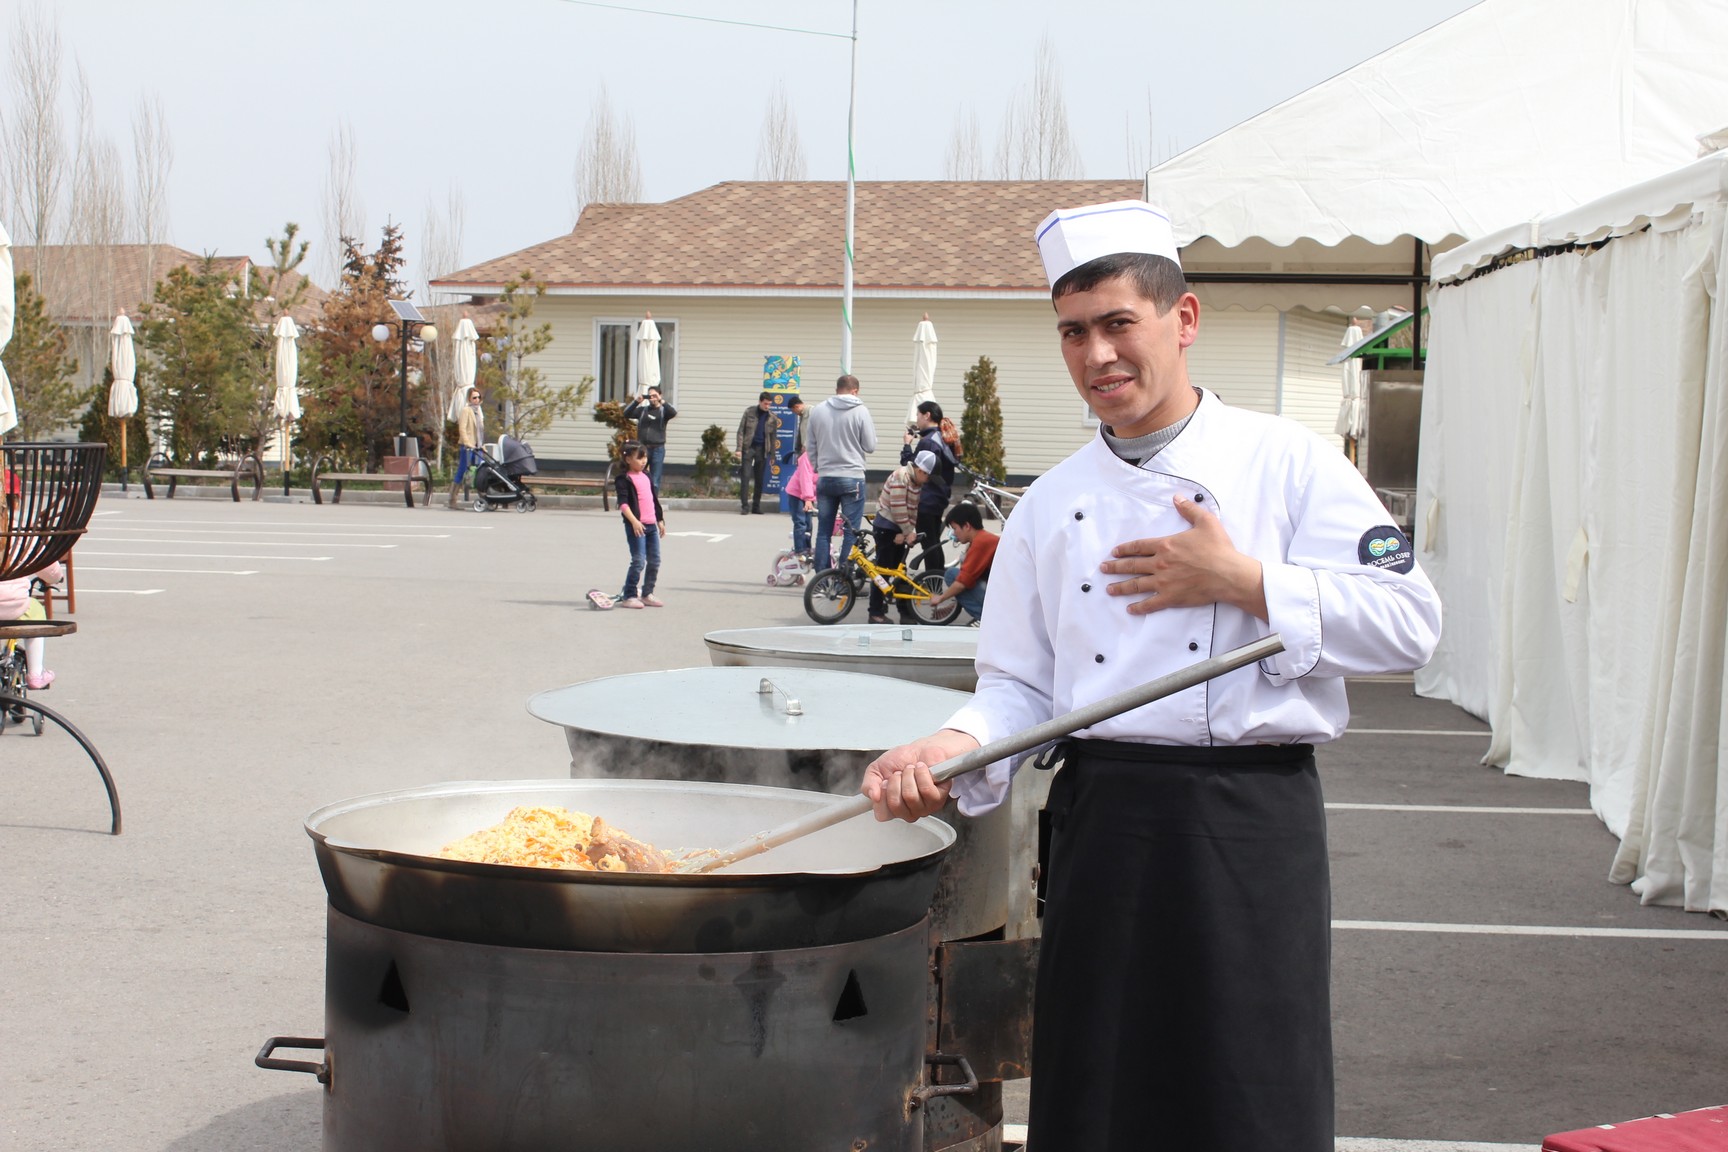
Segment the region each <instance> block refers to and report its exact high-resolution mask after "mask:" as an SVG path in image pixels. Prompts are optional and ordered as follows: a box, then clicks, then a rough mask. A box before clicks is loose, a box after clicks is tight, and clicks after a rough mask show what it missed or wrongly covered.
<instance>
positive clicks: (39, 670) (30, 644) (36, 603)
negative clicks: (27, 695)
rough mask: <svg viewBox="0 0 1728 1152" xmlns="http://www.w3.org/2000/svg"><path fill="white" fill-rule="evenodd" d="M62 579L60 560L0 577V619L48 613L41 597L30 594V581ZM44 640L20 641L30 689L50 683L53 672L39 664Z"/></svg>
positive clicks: (39, 616)
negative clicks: (12, 576) (14, 576)
mask: <svg viewBox="0 0 1728 1152" xmlns="http://www.w3.org/2000/svg"><path fill="white" fill-rule="evenodd" d="M64 579H66V569H65V567H64V566H63V565H60V564H50V565H49V566H48V567H46V568H44V569H43V570H42V571H40V572H38V573H36V574H35V575H34V576H21V577H19V578H18V579H16V580H0V621H5V622H7V623H13V622H16V621H19V620H45V619H47V616H48V613H47V611H46V610H45V609H43V607H42V601H40V600H38V599H36V598H35V597H34V596H32V595H30V582H31V581H33V580H40V581H42V582H43V583H44V584H49V585H58V584H59V583H60V582H61V581H62V580H64ZM47 644H48V642H47V641H46V640H44V639H42V638H41V637H40V636H38V637H36V638H35V639H34V640H26V641H24V668H25V674H24V685H25V687H27V688H29V689H30V691H32V692H37V691H40V690H41V689H43V688H46V687H48V685H50V684H52V683H54V673H52V672H50V671H48V669H46V668H44V667H42V658H43V654H44V649H45V648H46V647H47Z"/></svg>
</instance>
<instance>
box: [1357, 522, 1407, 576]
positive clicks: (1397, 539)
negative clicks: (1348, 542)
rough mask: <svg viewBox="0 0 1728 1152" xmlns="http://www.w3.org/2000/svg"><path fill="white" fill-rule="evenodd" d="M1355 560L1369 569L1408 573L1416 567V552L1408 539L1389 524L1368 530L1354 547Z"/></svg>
mask: <svg viewBox="0 0 1728 1152" xmlns="http://www.w3.org/2000/svg"><path fill="white" fill-rule="evenodd" d="M1356 559H1357V560H1358V561H1360V562H1361V563H1363V564H1366V565H1368V566H1369V567H1370V568H1388V569H1390V570H1392V571H1393V572H1408V571H1410V569H1412V568H1414V567H1416V552H1415V549H1413V548H1412V547H1411V546H1410V538H1409V537H1408V536H1406V535H1405V534H1404V533H1403V532H1402V531H1401V530H1399V529H1397V528H1394V527H1392V526H1391V525H1390V524H1387V525H1383V526H1381V527H1379V528H1370V529H1369V530H1368V531H1367V532H1365V533H1363V534H1362V541H1361V543H1359V544H1358V545H1357V546H1356Z"/></svg>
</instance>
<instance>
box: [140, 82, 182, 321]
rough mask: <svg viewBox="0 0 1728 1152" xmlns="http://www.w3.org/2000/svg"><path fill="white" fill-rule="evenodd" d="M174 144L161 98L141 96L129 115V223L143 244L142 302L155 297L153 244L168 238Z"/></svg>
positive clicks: (154, 248)
mask: <svg viewBox="0 0 1728 1152" xmlns="http://www.w3.org/2000/svg"><path fill="white" fill-rule="evenodd" d="M173 168H174V144H173V141H171V140H170V139H169V138H168V114H167V112H166V111H165V110H164V109H163V107H162V97H161V96H160V95H157V94H155V93H150V94H140V95H139V97H138V107H137V109H136V110H135V111H134V112H133V114H132V172H133V176H132V220H133V223H134V224H135V225H136V230H135V234H136V235H137V237H138V239H139V241H140V242H142V243H143V245H144V302H145V303H149V301H150V300H151V299H153V298H154V297H155V294H156V245H158V244H162V243H165V242H166V241H167V239H168V174H169V172H170V171H172V170H173Z"/></svg>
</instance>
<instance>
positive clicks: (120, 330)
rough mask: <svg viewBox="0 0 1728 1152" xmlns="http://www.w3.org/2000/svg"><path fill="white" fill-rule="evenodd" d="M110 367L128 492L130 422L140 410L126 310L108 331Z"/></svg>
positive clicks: (112, 406)
mask: <svg viewBox="0 0 1728 1152" xmlns="http://www.w3.org/2000/svg"><path fill="white" fill-rule="evenodd" d="M108 370H109V371H110V372H112V373H113V374H114V383H113V384H111V385H109V386H108V415H110V416H112V417H114V419H116V420H118V421H120V491H122V492H124V491H126V482H127V471H128V469H129V468H130V463H129V462H128V461H127V459H126V421H128V420H130V419H132V417H133V416H134V415H136V414H137V412H138V385H137V383H136V381H137V379H138V355H137V353H136V352H135V351H134V350H133V348H132V321H131V320H129V319H127V318H126V313H124V312H122V313H120V315H118V316H116V317H114V327H112V328H110V329H109V330H108Z"/></svg>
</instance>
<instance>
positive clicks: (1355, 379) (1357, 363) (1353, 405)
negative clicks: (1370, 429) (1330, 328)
mask: <svg viewBox="0 0 1728 1152" xmlns="http://www.w3.org/2000/svg"><path fill="white" fill-rule="evenodd" d="M1365 335H1366V333H1365V332H1363V331H1362V329H1361V328H1358V327H1357V326H1356V324H1355V323H1354V322H1352V323H1351V325H1350V326H1349V327H1348V328H1346V329H1344V339H1343V340H1342V341H1341V343H1340V346H1341V347H1344V348H1353V347H1355V346H1356V345H1357V344H1360V343H1361V342H1362V337H1363V336H1365ZM1343 367H1344V380H1343V394H1342V396H1341V398H1340V399H1339V403H1338V419H1337V421H1336V422H1335V423H1334V425H1333V431H1334V432H1336V433H1337V434H1338V435H1340V436H1342V437H1344V438H1345V439H1346V440H1360V439H1361V438H1362V433H1363V430H1364V429H1363V427H1362V424H1363V417H1365V416H1366V415H1367V412H1366V411H1365V409H1366V408H1367V407H1368V405H1367V403H1366V399H1367V398H1366V397H1365V396H1364V395H1363V394H1362V361H1361V360H1360V359H1358V358H1356V357H1354V356H1352V357H1351V358H1350V359H1348V360H1346V361H1344V366H1343ZM1350 458H1351V459H1352V460H1354V459H1355V458H1356V457H1355V454H1354V453H1351V456H1350Z"/></svg>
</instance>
